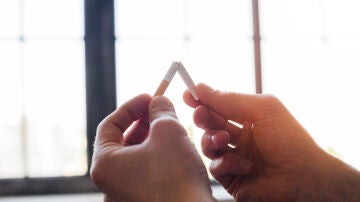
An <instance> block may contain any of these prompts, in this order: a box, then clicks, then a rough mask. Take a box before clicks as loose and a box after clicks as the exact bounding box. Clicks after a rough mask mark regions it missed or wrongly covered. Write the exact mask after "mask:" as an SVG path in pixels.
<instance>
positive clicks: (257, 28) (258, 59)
mask: <svg viewBox="0 0 360 202" xmlns="http://www.w3.org/2000/svg"><path fill="white" fill-rule="evenodd" d="M252 10H253V31H254V60H255V82H256V84H255V86H256V93H262V76H261V52H260V40H261V38H260V23H259V1H258V0H252Z"/></svg>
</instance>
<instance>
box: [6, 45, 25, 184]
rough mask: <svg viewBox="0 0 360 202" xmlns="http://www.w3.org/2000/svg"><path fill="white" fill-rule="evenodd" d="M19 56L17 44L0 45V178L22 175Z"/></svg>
mask: <svg viewBox="0 0 360 202" xmlns="http://www.w3.org/2000/svg"><path fill="white" fill-rule="evenodd" d="M20 54H21V53H20V45H19V44H18V43H17V42H12V41H8V42H4V41H0V55H1V56H2V57H1V59H0V95H1V99H0V112H1V113H0V139H1V141H0V178H11V177H21V176H23V175H24V170H23V161H22V157H23V156H22V152H23V150H22V148H21V118H22V107H21V106H22V81H21V76H22V74H21V69H20V62H19V59H18V58H19V57H20Z"/></svg>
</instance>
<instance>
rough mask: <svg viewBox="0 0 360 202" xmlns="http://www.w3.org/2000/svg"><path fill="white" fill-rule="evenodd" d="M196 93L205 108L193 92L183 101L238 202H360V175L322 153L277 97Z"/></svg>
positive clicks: (214, 169) (201, 88)
mask: <svg viewBox="0 0 360 202" xmlns="http://www.w3.org/2000/svg"><path fill="white" fill-rule="evenodd" d="M196 92H197V94H198V96H199V99H200V102H201V104H199V102H197V101H195V100H194V99H193V98H192V97H191V94H190V93H189V92H188V91H186V92H185V94H184V101H185V102H186V103H187V104H188V105H190V106H192V107H194V108H196V109H195V111H194V122H195V124H196V125H197V126H198V127H200V128H203V129H204V130H205V134H204V136H203V138H202V150H203V153H204V154H205V155H206V156H207V157H209V158H210V159H212V163H211V165H210V172H211V174H212V175H213V176H214V177H215V179H216V180H218V181H219V183H221V184H222V185H223V186H224V187H225V189H226V190H227V191H228V192H229V193H230V194H232V195H233V196H234V198H235V199H236V200H237V201H359V200H360V194H359V191H358V190H356V189H357V188H359V187H360V174H359V172H358V171H356V170H354V169H352V168H350V167H349V166H347V165H346V164H344V163H343V162H341V161H339V160H337V159H335V158H333V157H332V156H330V155H328V154H327V153H325V152H324V151H323V150H322V149H320V148H319V147H318V146H317V145H316V143H315V142H314V141H313V139H312V138H311V137H310V135H309V134H308V133H307V132H306V130H304V128H303V127H302V126H301V125H300V124H299V123H298V122H297V121H296V120H295V118H294V117H293V116H292V115H291V114H290V113H289V111H288V110H287V109H286V108H285V107H284V106H283V104H282V103H281V102H280V101H279V100H278V99H276V98H275V97H273V96H270V95H248V94H238V93H229V92H220V91H216V90H213V89H211V88H210V87H208V86H206V85H204V84H200V85H198V86H197V87H196ZM231 121H232V122H231ZM239 125H240V126H239ZM231 145H233V146H231ZM355 187H357V188H355Z"/></svg>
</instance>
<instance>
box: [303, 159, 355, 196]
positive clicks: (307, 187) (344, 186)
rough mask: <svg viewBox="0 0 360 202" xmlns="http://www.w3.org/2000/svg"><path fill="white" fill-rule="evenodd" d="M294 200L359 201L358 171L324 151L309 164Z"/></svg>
mask: <svg viewBox="0 0 360 202" xmlns="http://www.w3.org/2000/svg"><path fill="white" fill-rule="evenodd" d="M310 166H312V167H310V168H309V169H308V173H307V174H306V175H305V177H304V179H303V182H302V184H301V186H300V187H299V190H298V194H297V200H296V201H349V202H351V201H360V192H359V190H358V188H359V187H360V172H359V171H357V170H355V169H354V168H352V167H351V166H349V165H347V164H345V163H344V162H342V161H340V160H339V159H337V158H335V157H333V156H331V155H329V154H327V153H324V154H323V155H321V157H319V158H317V160H316V161H314V164H313V165H310Z"/></svg>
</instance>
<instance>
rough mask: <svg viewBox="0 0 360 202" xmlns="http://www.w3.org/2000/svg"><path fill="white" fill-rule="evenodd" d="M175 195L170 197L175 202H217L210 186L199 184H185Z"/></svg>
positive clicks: (178, 188)
mask: <svg viewBox="0 0 360 202" xmlns="http://www.w3.org/2000/svg"><path fill="white" fill-rule="evenodd" d="M176 189H177V190H176V192H175V194H174V195H172V196H170V199H171V200H167V201H175V202H193V201H199V202H215V201H216V200H215V198H214V197H213V196H212V191H211V188H210V185H209V186H204V185H202V184H201V185H197V184H188V185H186V184H183V185H180V186H178V187H177V188H176Z"/></svg>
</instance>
